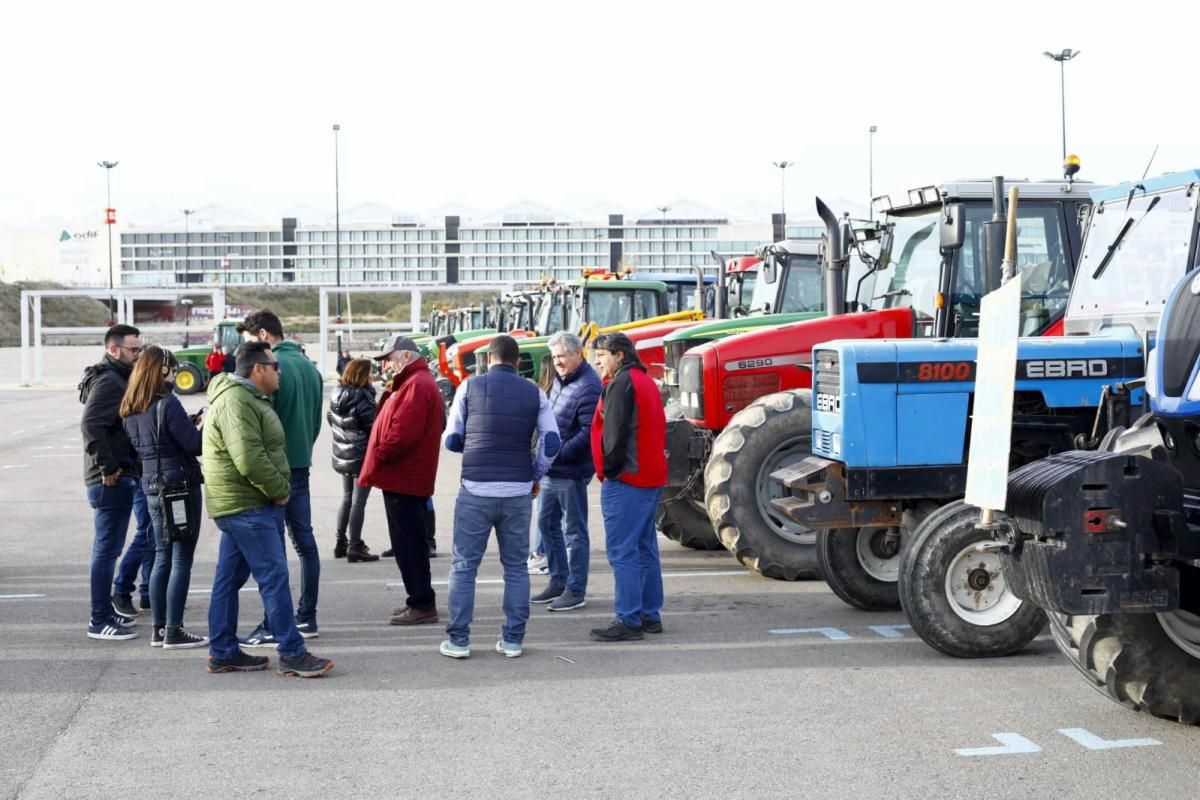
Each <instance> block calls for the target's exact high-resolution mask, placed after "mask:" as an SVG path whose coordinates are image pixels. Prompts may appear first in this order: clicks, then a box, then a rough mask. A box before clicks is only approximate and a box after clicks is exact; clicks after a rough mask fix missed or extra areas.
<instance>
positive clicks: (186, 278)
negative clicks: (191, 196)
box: [180, 208, 196, 347]
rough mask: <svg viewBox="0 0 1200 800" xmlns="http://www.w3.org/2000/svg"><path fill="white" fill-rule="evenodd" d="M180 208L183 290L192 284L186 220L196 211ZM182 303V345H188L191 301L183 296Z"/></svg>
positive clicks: (188, 231) (190, 239)
mask: <svg viewBox="0 0 1200 800" xmlns="http://www.w3.org/2000/svg"><path fill="white" fill-rule="evenodd" d="M180 210H181V211H183V288H184V290H187V289H188V288H189V287H190V286H191V284H192V272H191V269H190V267H189V265H188V256H189V255H190V252H189V248H190V246H191V243H192V237H191V228H190V227H189V226H188V222H189V221H190V220H191V218H192V214H195V213H196V209H194V208H184V209H180ZM184 303H185V304H186V307H187V312H186V314H187V316H186V317H185V320H187V321H186V322H184V324H183V327H184V331H183V346H184V347H188V346H189V344H190V341H189V336H190V331H188V329H187V328H188V325H189V324H190V322H191V317H192V309H191V304H192V301H191V300H189V299H188V298H187V297H184Z"/></svg>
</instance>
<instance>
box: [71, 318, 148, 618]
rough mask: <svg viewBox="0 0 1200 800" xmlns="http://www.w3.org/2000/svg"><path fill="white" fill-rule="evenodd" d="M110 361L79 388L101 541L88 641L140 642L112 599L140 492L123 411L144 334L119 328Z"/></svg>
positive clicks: (86, 478)
mask: <svg viewBox="0 0 1200 800" xmlns="http://www.w3.org/2000/svg"><path fill="white" fill-rule="evenodd" d="M104 350H105V356H104V359H103V360H102V361H100V363H98V364H95V365H93V366H91V367H88V368H87V370H85V371H84V375H83V380H82V381H80V384H79V399H80V401H81V402H82V403H83V419H82V420H81V421H80V424H79V429H80V431H81V433H82V434H83V482H84V485H85V486H86V487H87V498H88V504H89V505H90V506H91V507H92V511H93V516H94V521H95V526H96V536H95V539H94V540H93V543H92V565H91V588H92V613H91V619H90V621H89V622H88V631H87V635H88V638H91V639H106V640H116V641H120V640H125V639H134V638H137V633H136V632H135V631H133V630H131V629H130V628H129V627H128V626H129V625H130V624H132V620H131V619H129V618H127V617H119V616H118V615H117V614H116V612H115V611H114V610H113V605H112V599H111V596H110V594H109V591H110V587H111V586H112V581H113V570H114V569H115V566H116V561H117V558H118V557H119V556H120V555H121V548H122V547H123V546H124V545H125V533H126V531H128V530H129V514H130V512H131V511H132V510H133V496H134V492H135V491H136V490H137V487H138V482H139V475H140V464H139V462H138V457H137V452H136V451H135V450H134V449H133V445H132V444H131V443H130V441H129V436H128V435H127V434H126V433H125V427H124V426H123V425H122V424H121V416H120V413H119V408H120V405H121V398H122V397H123V396H124V395H125V387H126V386H127V385H128V383H129V375H130V373H131V372H132V371H133V362H134V361H136V360H137V358H138V356H139V355H141V353H142V340H141V333H140V331H138V329H137V328H134V327H133V326H131V325H114V326H113V327H111V328H109V329H108V332H107V333H106V334H105V335H104Z"/></svg>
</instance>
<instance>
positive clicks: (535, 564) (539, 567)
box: [525, 554, 550, 575]
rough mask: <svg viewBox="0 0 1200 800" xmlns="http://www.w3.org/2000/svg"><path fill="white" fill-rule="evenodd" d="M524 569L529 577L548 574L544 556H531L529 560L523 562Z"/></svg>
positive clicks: (548, 570)
mask: <svg viewBox="0 0 1200 800" xmlns="http://www.w3.org/2000/svg"><path fill="white" fill-rule="evenodd" d="M525 568H526V571H527V572H528V573H529V574H530V575H545V574H547V573H548V572H550V566H549V565H548V564H547V563H546V556H545V555H537V554H534V555H531V556H530V557H529V560H528V561H526V562H525Z"/></svg>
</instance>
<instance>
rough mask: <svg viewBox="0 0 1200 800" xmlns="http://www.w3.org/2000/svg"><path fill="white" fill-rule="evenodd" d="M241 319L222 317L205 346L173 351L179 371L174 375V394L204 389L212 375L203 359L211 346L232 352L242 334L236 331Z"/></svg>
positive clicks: (210, 349) (240, 341)
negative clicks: (209, 343)
mask: <svg viewBox="0 0 1200 800" xmlns="http://www.w3.org/2000/svg"><path fill="white" fill-rule="evenodd" d="M239 322H241V320H236V319H223V320H221V321H220V322H218V323H217V325H216V327H215V328H213V340H212V344H211V345H209V346H207V347H184V348H180V349H179V350H176V351H175V357H176V358H178V359H179V372H178V374H176V376H175V393H176V394H195V393H196V392H200V391H203V390H204V387H205V386H208V382H209V381H210V380H212V378H213V376H212V375H210V374H209V373H208V367H206V366H205V365H204V359H205V358H207V357H208V354H209V353H211V352H212V349H213V347H218V346H219V347H221V348H226V347H228V348H229V352H231V353H232V352H234V351H235V350H237V349H238V347H239V346H240V345H241V343H242V336H241V334H239V333H238V332H237V324H238V323H239Z"/></svg>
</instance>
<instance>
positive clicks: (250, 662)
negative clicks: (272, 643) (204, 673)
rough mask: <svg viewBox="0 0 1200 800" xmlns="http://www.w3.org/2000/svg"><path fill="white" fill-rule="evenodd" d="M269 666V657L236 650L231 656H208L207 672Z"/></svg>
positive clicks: (256, 669) (249, 669)
mask: <svg viewBox="0 0 1200 800" xmlns="http://www.w3.org/2000/svg"><path fill="white" fill-rule="evenodd" d="M269 666H271V659H269V658H267V657H266V656H252V655H250V654H249V653H243V652H242V651H241V650H238V651H237V653H235V654H234V656H233V658H226V659H221V658H213V657H212V656H209V657H208V671H209V672H257V671H258V670H260V669H266V668H267V667H269Z"/></svg>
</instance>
